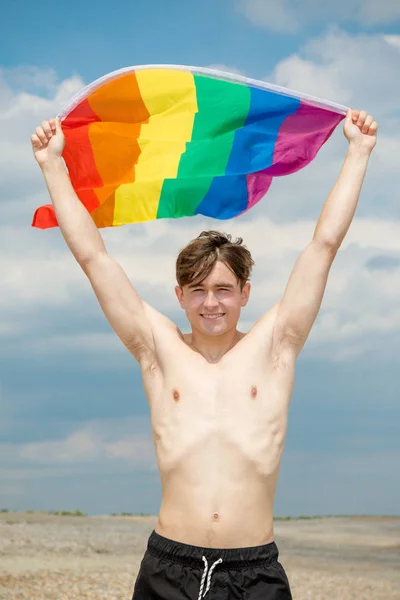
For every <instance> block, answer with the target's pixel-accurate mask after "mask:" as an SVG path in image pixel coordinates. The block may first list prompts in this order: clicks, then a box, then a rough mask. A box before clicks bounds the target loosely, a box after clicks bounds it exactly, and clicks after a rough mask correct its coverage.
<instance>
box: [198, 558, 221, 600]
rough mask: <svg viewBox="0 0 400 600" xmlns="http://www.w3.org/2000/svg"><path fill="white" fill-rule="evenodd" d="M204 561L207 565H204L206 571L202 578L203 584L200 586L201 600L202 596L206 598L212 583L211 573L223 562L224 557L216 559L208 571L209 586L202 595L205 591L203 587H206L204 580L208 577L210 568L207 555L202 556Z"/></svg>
mask: <svg viewBox="0 0 400 600" xmlns="http://www.w3.org/2000/svg"><path fill="white" fill-rule="evenodd" d="M202 558H203V561H204V563H205V567H204V573H203V577H202V578H201V586H200V593H199V600H201V598H204V596H205V595H206V594H207V592H208V590H209V589H210V583H211V575H212V572H213V570H214V568H215V567H216V566H217V565H218V564H219V563H222V558H219V559H218V560H216V561H215V563H214V564H213V565H212V567H211V569H210V570H209V572H208V579H207V588H206V591H205V592H204V595H203V596H202V593H203V587H204V580H205V578H206V575H207V569H208V562H207V559H206V557H205V556H203V557H202Z"/></svg>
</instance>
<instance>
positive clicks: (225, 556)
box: [147, 530, 279, 571]
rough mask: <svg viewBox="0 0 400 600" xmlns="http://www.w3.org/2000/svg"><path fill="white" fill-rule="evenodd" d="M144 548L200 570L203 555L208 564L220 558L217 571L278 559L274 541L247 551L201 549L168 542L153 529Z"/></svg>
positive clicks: (236, 549)
mask: <svg viewBox="0 0 400 600" xmlns="http://www.w3.org/2000/svg"><path fill="white" fill-rule="evenodd" d="M147 549H148V551H149V552H150V554H152V555H153V556H157V557H159V558H166V559H169V560H172V561H173V562H178V563H181V564H185V565H187V566H190V567H192V568H193V567H200V568H203V566H204V563H203V560H202V557H203V556H205V557H206V559H207V560H208V561H209V562H210V561H211V562H214V561H216V560H218V559H222V564H221V565H220V566H219V567H218V571H223V570H229V569H240V568H246V567H253V566H254V567H255V566H258V565H262V564H265V563H273V562H276V561H277V560H278V556H279V550H278V547H277V545H276V543H275V542H270V543H269V544H263V545H262V546H249V547H246V548H202V547H201V546H191V545H190V544H183V543H181V542H176V541H174V540H169V539H168V538H165V537H163V536H162V535H160V534H158V533H157V532H156V531H155V530H153V532H152V533H151V535H150V537H149V540H148V543H147Z"/></svg>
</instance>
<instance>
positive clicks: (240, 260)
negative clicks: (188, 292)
mask: <svg viewBox="0 0 400 600" xmlns="http://www.w3.org/2000/svg"><path fill="white" fill-rule="evenodd" d="M242 242H243V239H242V238H237V239H236V240H234V241H232V236H231V235H230V234H226V233H222V232H220V231H213V230H211V231H202V232H201V233H200V235H199V236H197V238H195V239H194V240H192V241H191V242H190V243H189V244H188V245H187V246H186V247H185V248H183V249H182V250H181V251H180V253H179V255H178V258H177V259H176V280H177V282H178V285H179V286H180V287H181V288H182V287H183V286H184V285H189V284H194V283H197V284H200V283H202V282H203V281H204V279H206V278H207V277H208V276H209V274H210V273H211V271H212V269H213V267H214V265H215V263H216V262H217V260H219V261H221V262H223V263H224V264H225V265H226V266H227V267H228V268H229V269H230V270H231V271H232V272H233V274H234V275H235V276H236V279H237V280H238V281H239V282H240V289H241V290H242V289H243V286H244V285H245V284H246V283H247V282H248V281H249V279H250V275H251V269H252V267H253V265H254V260H253V259H252V257H251V254H250V252H249V250H248V249H247V248H246V246H242Z"/></svg>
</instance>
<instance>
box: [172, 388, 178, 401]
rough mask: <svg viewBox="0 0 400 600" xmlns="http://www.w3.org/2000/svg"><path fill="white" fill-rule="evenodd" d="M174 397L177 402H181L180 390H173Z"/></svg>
mask: <svg viewBox="0 0 400 600" xmlns="http://www.w3.org/2000/svg"><path fill="white" fill-rule="evenodd" d="M172 397H173V399H174V400H175V402H179V398H180V396H179V392H178V390H172Z"/></svg>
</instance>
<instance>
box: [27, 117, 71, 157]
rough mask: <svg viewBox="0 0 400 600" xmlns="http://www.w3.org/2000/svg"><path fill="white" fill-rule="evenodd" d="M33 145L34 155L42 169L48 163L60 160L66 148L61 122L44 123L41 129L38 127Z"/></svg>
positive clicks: (51, 120) (32, 140) (57, 120)
mask: <svg viewBox="0 0 400 600" xmlns="http://www.w3.org/2000/svg"><path fill="white" fill-rule="evenodd" d="M31 143H32V150H33V154H34V156H35V158H36V160H37V162H38V164H39V166H40V168H43V167H44V166H45V165H46V164H47V163H48V162H51V161H52V160H55V159H58V158H60V157H61V155H62V153H63V150H64V146H65V137H64V134H63V131H62V128H61V121H60V120H59V119H58V118H57V119H50V121H43V123H42V126H41V127H36V134H33V135H32V136H31Z"/></svg>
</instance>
